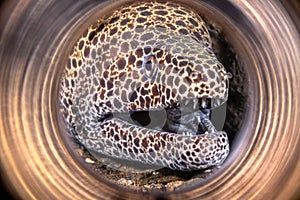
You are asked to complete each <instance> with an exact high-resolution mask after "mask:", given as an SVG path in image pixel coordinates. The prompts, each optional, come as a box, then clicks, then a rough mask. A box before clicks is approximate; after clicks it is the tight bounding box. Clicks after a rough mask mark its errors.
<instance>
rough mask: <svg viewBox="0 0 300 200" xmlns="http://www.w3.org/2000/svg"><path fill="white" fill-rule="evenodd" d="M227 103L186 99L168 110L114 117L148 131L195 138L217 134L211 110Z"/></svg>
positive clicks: (214, 99)
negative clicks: (201, 135) (152, 130)
mask: <svg viewBox="0 0 300 200" xmlns="http://www.w3.org/2000/svg"><path fill="white" fill-rule="evenodd" d="M225 101H226V100H224V99H216V98H193V99H185V100H181V101H178V102H175V103H173V104H172V105H170V106H168V107H166V108H162V109H156V110H146V111H130V112H129V113H114V114H113V117H116V118H119V119H122V120H124V121H126V122H128V123H131V124H133V125H137V126H142V127H144V128H147V129H154V130H159V131H163V132H169V133H176V134H181V135H186V136H195V135H200V134H206V133H215V132H217V130H216V128H215V126H214V125H213V123H212V121H211V110H212V109H214V108H216V107H218V106H220V105H221V104H223V103H224V102H225Z"/></svg>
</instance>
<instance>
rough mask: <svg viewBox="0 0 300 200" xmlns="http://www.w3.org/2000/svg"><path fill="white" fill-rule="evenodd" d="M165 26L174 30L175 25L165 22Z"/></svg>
mask: <svg viewBox="0 0 300 200" xmlns="http://www.w3.org/2000/svg"><path fill="white" fill-rule="evenodd" d="M167 26H168V27H170V29H172V30H176V27H175V26H174V25H172V24H167Z"/></svg>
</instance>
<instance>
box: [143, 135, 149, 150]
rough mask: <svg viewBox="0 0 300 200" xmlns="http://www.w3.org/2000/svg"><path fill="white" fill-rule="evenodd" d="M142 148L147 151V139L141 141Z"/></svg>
mask: <svg viewBox="0 0 300 200" xmlns="http://www.w3.org/2000/svg"><path fill="white" fill-rule="evenodd" d="M142 146H143V147H144V148H145V149H147V147H148V141H147V138H144V139H143V140H142Z"/></svg>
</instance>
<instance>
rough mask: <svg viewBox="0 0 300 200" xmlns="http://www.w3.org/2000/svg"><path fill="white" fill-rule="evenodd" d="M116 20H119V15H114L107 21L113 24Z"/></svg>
mask: <svg viewBox="0 0 300 200" xmlns="http://www.w3.org/2000/svg"><path fill="white" fill-rule="evenodd" d="M118 20H119V17H114V18H112V19H111V20H110V21H109V23H110V24H113V23H115V22H117V21H118Z"/></svg>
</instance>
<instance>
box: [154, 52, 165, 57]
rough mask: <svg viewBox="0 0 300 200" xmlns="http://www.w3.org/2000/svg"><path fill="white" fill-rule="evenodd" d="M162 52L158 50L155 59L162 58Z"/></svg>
mask: <svg viewBox="0 0 300 200" xmlns="http://www.w3.org/2000/svg"><path fill="white" fill-rule="evenodd" d="M163 53H164V52H163V50H160V51H159V52H158V53H157V54H156V57H157V58H161V57H162V56H163Z"/></svg>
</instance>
